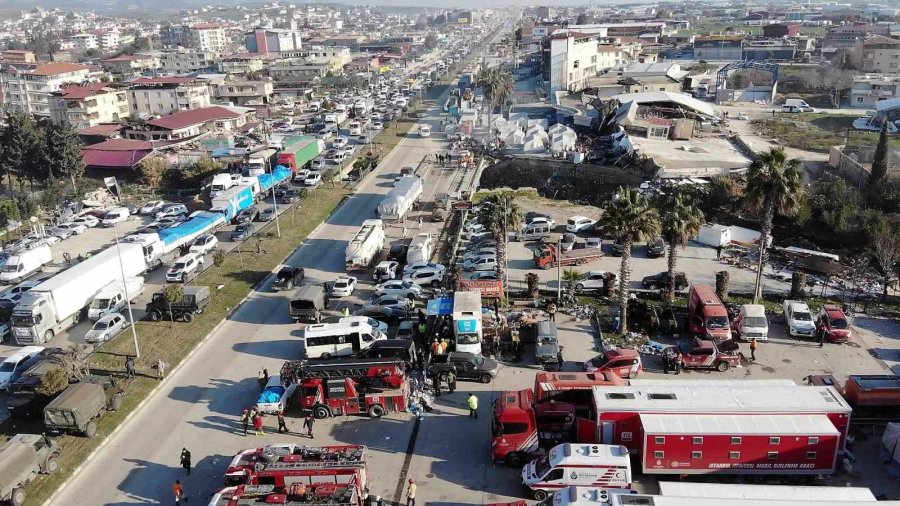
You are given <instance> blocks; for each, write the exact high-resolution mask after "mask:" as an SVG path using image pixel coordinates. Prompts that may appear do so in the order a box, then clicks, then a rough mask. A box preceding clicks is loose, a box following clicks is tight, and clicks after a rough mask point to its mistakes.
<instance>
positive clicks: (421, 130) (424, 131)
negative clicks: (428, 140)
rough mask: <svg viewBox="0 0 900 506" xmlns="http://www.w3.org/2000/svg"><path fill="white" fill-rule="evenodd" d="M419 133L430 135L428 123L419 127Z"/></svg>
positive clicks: (424, 135) (423, 135)
mask: <svg viewBox="0 0 900 506" xmlns="http://www.w3.org/2000/svg"><path fill="white" fill-rule="evenodd" d="M419 135H421V136H422V137H428V136H430V135H431V127H430V126H428V125H422V126H420V127H419Z"/></svg>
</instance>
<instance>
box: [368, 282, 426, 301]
mask: <svg viewBox="0 0 900 506" xmlns="http://www.w3.org/2000/svg"><path fill="white" fill-rule="evenodd" d="M375 295H377V296H379V297H380V296H382V295H393V296H395V297H406V298H407V299H415V298H416V297H419V296H420V295H422V287H421V286H419V285H417V284H415V283H411V282H409V281H403V280H402V279H392V280H390V281H385V282H384V283H381V284H380V285H378V286H376V287H375Z"/></svg>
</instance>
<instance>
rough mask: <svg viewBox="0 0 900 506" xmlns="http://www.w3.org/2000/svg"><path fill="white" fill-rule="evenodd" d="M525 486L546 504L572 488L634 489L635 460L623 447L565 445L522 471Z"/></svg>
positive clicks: (558, 446)
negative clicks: (632, 469)
mask: <svg viewBox="0 0 900 506" xmlns="http://www.w3.org/2000/svg"><path fill="white" fill-rule="evenodd" d="M522 483H523V484H524V485H525V486H526V487H528V488H529V489H531V493H532V496H533V497H534V498H535V499H536V500H538V501H543V500H544V499H546V498H547V497H549V496H550V494H552V493H553V492H555V491H557V490H561V489H563V488H565V487H569V486H581V487H599V488H631V460H630V457H629V456H628V448H626V447H624V446H621V445H603V444H561V445H557V446H554V447H553V448H552V449H551V450H550V451H549V452H547V454H546V455H544V456H542V457H540V458H538V459H536V460H533V461H531V462H530V463H529V464H527V465H526V466H525V467H523V468H522Z"/></svg>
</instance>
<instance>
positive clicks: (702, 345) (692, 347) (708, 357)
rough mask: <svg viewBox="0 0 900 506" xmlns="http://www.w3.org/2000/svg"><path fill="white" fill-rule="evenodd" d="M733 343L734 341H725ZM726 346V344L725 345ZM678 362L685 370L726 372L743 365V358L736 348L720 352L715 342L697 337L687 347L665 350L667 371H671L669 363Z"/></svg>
mask: <svg viewBox="0 0 900 506" xmlns="http://www.w3.org/2000/svg"><path fill="white" fill-rule="evenodd" d="M725 342H726V343H731V342H732V341H725ZM723 345H724V343H723ZM672 360H677V361H680V362H681V366H682V367H683V368H685V369H715V370H717V371H720V372H725V371H727V370H728V369H730V368H732V367H737V366H739V365H740V364H741V357H740V355H738V353H737V351H736V348H734V349H732V350H730V351H723V350H720V349H719V347H718V346H716V343H714V342H713V341H705V340H702V339H700V338H699V337H695V338H694V339H693V341H692V342H691V343H688V344H687V345H686V346H684V347H683V348H682V347H678V346H671V347H669V348H666V349H665V350H663V364H664V366H665V369H666V371H668V370H669V369H671V368H672V367H670V364H669V363H668V362H670V361H672Z"/></svg>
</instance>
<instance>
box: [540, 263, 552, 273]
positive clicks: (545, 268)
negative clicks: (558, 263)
mask: <svg viewBox="0 0 900 506" xmlns="http://www.w3.org/2000/svg"><path fill="white" fill-rule="evenodd" d="M541 269H544V270H545V271H546V270H549V269H550V264H544V266H543V267H541Z"/></svg>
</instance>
